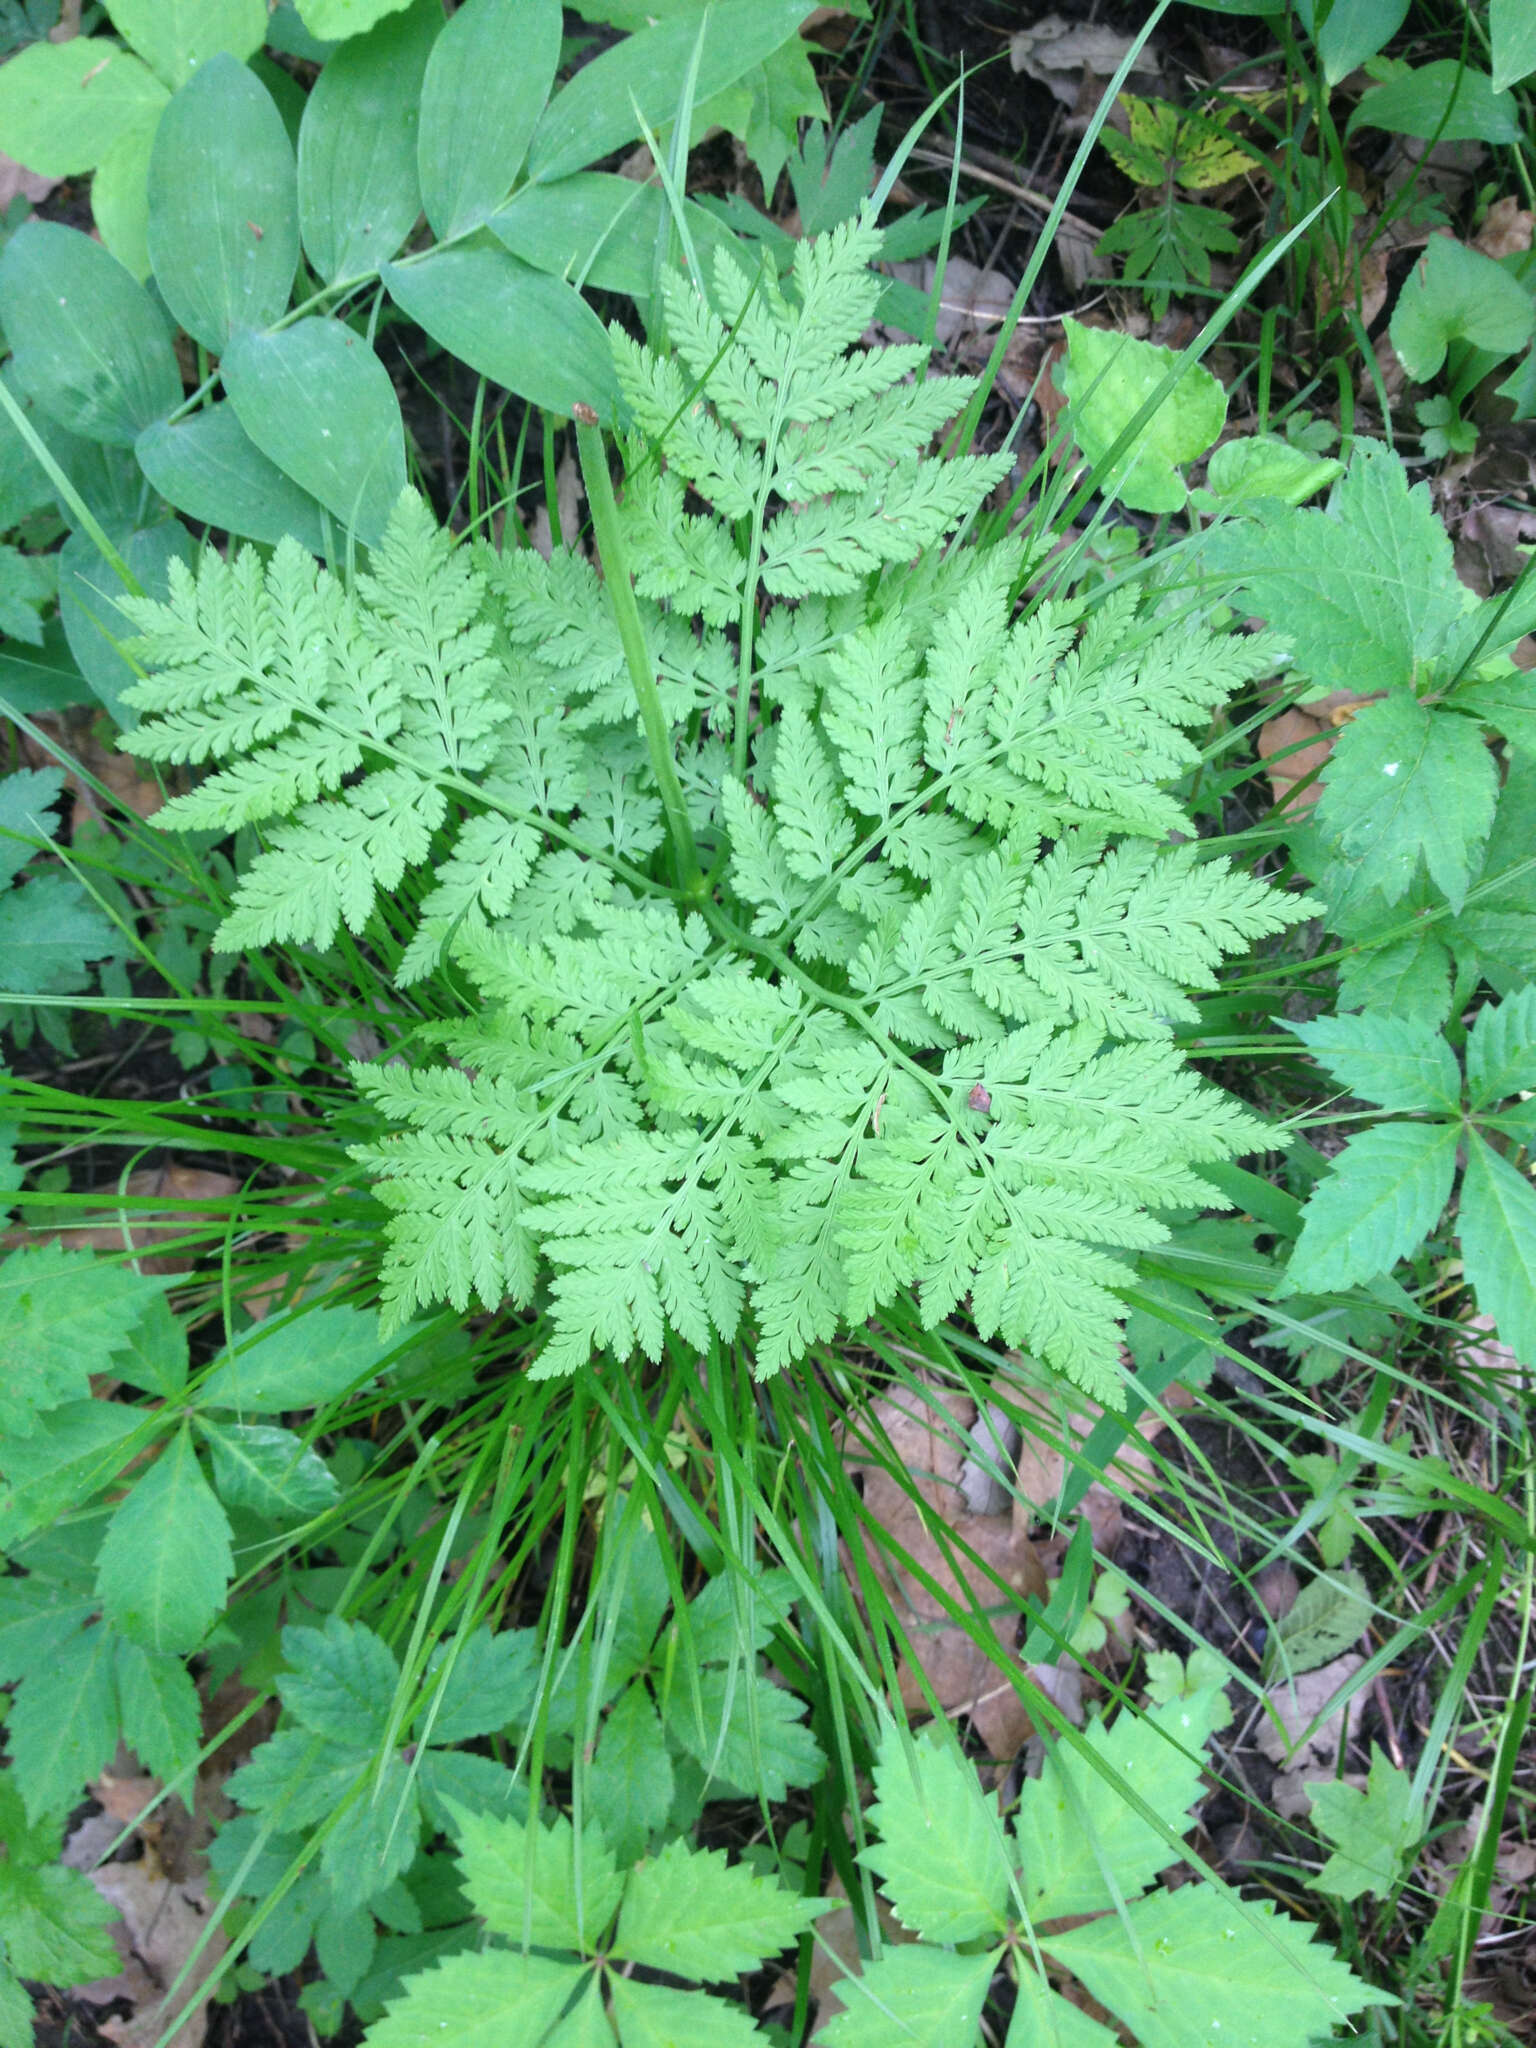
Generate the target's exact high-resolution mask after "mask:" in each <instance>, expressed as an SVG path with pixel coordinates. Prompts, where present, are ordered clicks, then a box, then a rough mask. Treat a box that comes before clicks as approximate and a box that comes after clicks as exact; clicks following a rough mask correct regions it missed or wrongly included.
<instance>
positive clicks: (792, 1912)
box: [611, 1841, 828, 1984]
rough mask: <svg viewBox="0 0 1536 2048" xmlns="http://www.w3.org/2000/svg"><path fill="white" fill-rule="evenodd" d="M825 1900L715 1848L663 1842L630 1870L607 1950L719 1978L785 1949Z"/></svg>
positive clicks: (705, 1980)
mask: <svg viewBox="0 0 1536 2048" xmlns="http://www.w3.org/2000/svg"><path fill="white" fill-rule="evenodd" d="M827 1903H828V1902H827V1901H826V1900H825V1899H805V1898H800V1897H797V1896H796V1895H795V1894H794V1893H793V1892H788V1891H786V1890H785V1889H784V1887H783V1886H782V1885H780V1884H777V1883H775V1882H773V1881H772V1880H770V1879H767V1878H761V1877H757V1876H755V1875H754V1874H753V1872H752V1871H750V1870H748V1869H747V1868H746V1866H745V1865H744V1864H739V1863H738V1864H734V1865H732V1864H729V1863H727V1861H726V1858H725V1852H724V1851H723V1850H721V1849H690V1848H689V1846H688V1844H687V1843H686V1842H683V1841H675V1842H669V1843H668V1844H667V1846H666V1847H665V1848H664V1849H663V1850H662V1851H661V1853H660V1855H658V1856H653V1857H652V1858H651V1859H650V1861H649V1862H647V1863H642V1864H641V1865H640V1866H639V1867H638V1868H637V1869H635V1870H633V1871H631V1872H630V1875H629V1882H628V1884H627V1886H626V1887H625V1891H624V1904H623V1906H622V1908H621V1909H620V1912H619V1928H618V1934H617V1936H616V1937H615V1940H614V1942H613V1946H612V1950H611V1953H612V1954H614V1955H616V1956H621V1957H623V1958H624V1959H625V1960H626V1961H628V1962H635V1963H640V1964H642V1965H643V1966H644V1967H646V1968H648V1969H652V1970H666V1971H669V1972H670V1973H671V1974H672V1975H673V1976H676V1977H690V1978H693V1979H695V1980H696V1981H697V1982H699V1983H701V1984H719V1983H723V1982H724V1981H725V1979H726V1978H728V1977H734V1976H737V1975H739V1974H740V1973H741V1972H743V1971H747V1970H755V1969H757V1968H758V1967H759V1966H760V1965H761V1964H763V1963H764V1962H766V1961H767V1959H768V1957H769V1956H775V1955H778V1954H779V1952H780V1951H781V1950H782V1949H786V1948H788V1947H789V1946H790V1944H791V1943H792V1942H794V1941H796V1940H797V1939H798V1938H799V1936H800V1935H801V1934H803V1933H804V1931H805V1929H806V1928H807V1927H809V1926H810V1924H811V1922H812V1921H813V1920H814V1919H815V1918H816V1916H817V1915H818V1913H820V1912H822V1911H823V1910H824V1909H825V1907H826V1905H827Z"/></svg>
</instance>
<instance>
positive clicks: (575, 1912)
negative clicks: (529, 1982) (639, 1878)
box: [459, 1813, 624, 1950]
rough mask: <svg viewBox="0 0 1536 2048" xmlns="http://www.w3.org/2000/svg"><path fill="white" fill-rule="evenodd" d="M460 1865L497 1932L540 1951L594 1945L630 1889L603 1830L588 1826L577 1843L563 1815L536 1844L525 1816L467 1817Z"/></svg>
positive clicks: (541, 1829)
mask: <svg viewBox="0 0 1536 2048" xmlns="http://www.w3.org/2000/svg"><path fill="white" fill-rule="evenodd" d="M459 1862H460V1865H461V1867H462V1869H463V1872H464V1887H465V1890H466V1891H467V1892H468V1893H469V1896H470V1900H471V1902H472V1904H473V1906H474V1909H475V1911H476V1912H477V1913H478V1914H479V1915H480V1917H481V1918H482V1919H483V1920H484V1921H485V1923H486V1925H487V1926H488V1927H489V1928H490V1929H491V1931H492V1932H493V1933H495V1934H501V1935H504V1936H505V1937H506V1939H507V1940H508V1941H514V1942H523V1941H527V1942H531V1943H532V1944H533V1946H534V1947H535V1948H560V1949H582V1950H591V1949H594V1948H595V1947H596V1946H597V1944H598V1942H599V1941H600V1940H601V1939H602V1937H603V1935H604V1933H605V1932H606V1931H607V1929H608V1926H609V1924H610V1922H611V1921H612V1919H613V1916H614V1914H615V1913H616V1912H617V1911H618V1906H619V1899H620V1897H621V1895H622V1894H623V1890H624V1879H623V1878H622V1877H621V1876H620V1875H619V1873H618V1872H617V1871H616V1870H615V1869H614V1864H613V1854H612V1851H611V1850H610V1849H609V1848H608V1845H607V1843H606V1842H605V1841H604V1840H603V1837H602V1834H601V1832H600V1831H599V1829H598V1828H596V1827H589V1828H587V1829H586V1830H585V1832H584V1833H583V1834H582V1837H581V1840H580V1843H579V1844H578V1842H577V1839H576V1834H575V1831H574V1829H573V1828H572V1826H571V1824H570V1822H569V1821H568V1820H566V1819H564V1818H560V1819H557V1820H555V1821H553V1822H552V1823H550V1824H549V1825H548V1826H544V1825H539V1826H536V1827H535V1828H534V1830H533V1839H532V1842H531V1843H530V1840H529V1830H528V1829H527V1828H526V1827H525V1826H524V1825H523V1823H522V1822H521V1821H519V1820H513V1819H510V1818H509V1819H505V1820H487V1819H485V1818H483V1817H482V1816H480V1815H478V1814H470V1813H466V1814H463V1815H461V1816H460V1825H459ZM530 1879H531V1889H530Z"/></svg>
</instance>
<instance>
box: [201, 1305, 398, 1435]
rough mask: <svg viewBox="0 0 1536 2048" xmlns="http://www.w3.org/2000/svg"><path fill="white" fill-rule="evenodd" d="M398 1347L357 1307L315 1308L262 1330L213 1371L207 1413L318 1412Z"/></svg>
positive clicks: (206, 1389) (204, 1400) (205, 1398)
mask: <svg viewBox="0 0 1536 2048" xmlns="http://www.w3.org/2000/svg"><path fill="white" fill-rule="evenodd" d="M391 1348H392V1347H391V1346H390V1345H389V1344H388V1343H387V1342H383V1341H381V1339H380V1337H379V1332H378V1324H377V1322H376V1321H375V1319H374V1318H373V1317H372V1316H368V1315H364V1314H363V1313H362V1312H361V1310H359V1309H353V1308H308V1309H305V1310H304V1311H303V1313H302V1314H300V1315H297V1316H291V1317H289V1318H288V1320H287V1321H285V1322H282V1323H278V1324H275V1325H268V1324H265V1323H263V1324H260V1325H259V1326H258V1327H257V1328H256V1329H255V1330H252V1331H250V1332H248V1333H247V1335H246V1337H245V1339H244V1341H243V1342H242V1343H241V1345H240V1347H239V1349H238V1350H236V1351H233V1352H231V1353H230V1354H229V1355H228V1356H227V1357H225V1358H223V1359H221V1360H220V1362H219V1363H218V1364H217V1365H216V1366H215V1367H214V1368H213V1370H212V1371H211V1372H210V1373H209V1374H208V1375H207V1376H206V1378H205V1379H204V1380H203V1381H202V1383H201V1385H200V1386H199V1387H198V1388H197V1391H196V1396H195V1399H196V1402H197V1405H198V1407H199V1408H233V1409H235V1410H237V1411H238V1412H239V1413H240V1414H242V1415H281V1414H283V1413H284V1412H285V1411H286V1410H288V1409H290V1408H316V1407H318V1406H319V1405H320V1404H321V1402H323V1401H329V1400H332V1399H334V1397H335V1396H336V1395H338V1394H344V1393H346V1392H347V1391H348V1390H349V1389H350V1388H353V1387H356V1386H359V1385H361V1384H362V1383H363V1382H364V1381H365V1380H367V1379H369V1378H371V1377H372V1375H373V1374H374V1373H375V1372H377V1371H378V1369H379V1367H380V1365H381V1364H382V1363H383V1361H384V1359H385V1358H386V1357H388V1355H389V1352H390V1350H391Z"/></svg>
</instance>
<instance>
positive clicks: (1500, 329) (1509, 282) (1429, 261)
mask: <svg viewBox="0 0 1536 2048" xmlns="http://www.w3.org/2000/svg"><path fill="white" fill-rule="evenodd" d="M1533 326H1536V305H1533V303H1532V300H1531V295H1530V293H1529V292H1528V291H1527V290H1526V288H1525V286H1524V285H1523V284H1521V282H1520V280H1519V279H1518V278H1516V277H1513V276H1512V275H1511V274H1510V273H1509V271H1507V270H1506V269H1505V268H1504V267H1503V265H1502V264H1500V263H1496V262H1495V261H1494V259H1493V258H1492V257H1491V256H1485V255H1484V254H1483V253H1482V251H1481V250H1480V249H1471V248H1468V247H1467V246H1466V245H1465V243H1462V242H1453V241H1451V240H1450V239H1449V237H1448V236H1445V235H1431V236H1430V238H1429V241H1428V243H1427V244H1426V245H1425V249H1424V254H1423V255H1422V256H1421V257H1420V259H1419V261H1418V262H1417V263H1415V265H1414V266H1413V269H1412V271H1411V272H1410V273H1409V275H1408V277H1407V278H1406V279H1405V280H1404V283H1403V288H1402V290H1401V291H1400V292H1399V293H1398V295H1397V304H1396V306H1395V307H1394V308H1393V310H1392V326H1391V335H1392V346H1393V348H1395V349H1396V351H1397V358H1398V361H1399V362H1400V363H1401V364H1402V366H1403V368H1404V369H1405V370H1406V371H1407V372H1408V375H1409V376H1410V377H1412V378H1413V379H1414V380H1415V381H1416V382H1417V383H1420V384H1427V383H1428V382H1429V380H1430V378H1431V377H1433V376H1435V375H1436V373H1437V372H1438V371H1439V369H1440V366H1441V365H1442V363H1444V361H1445V352H1446V349H1447V348H1448V347H1449V345H1450V344H1451V343H1452V342H1455V341H1465V342H1470V343H1471V344H1472V346H1473V347H1474V348H1477V349H1481V350H1485V351H1486V352H1487V353H1488V354H1489V355H1491V356H1495V357H1497V356H1511V355H1514V354H1515V352H1516V351H1517V350H1518V349H1522V348H1524V346H1525V344H1526V343H1527V342H1528V341H1529V340H1530V338H1531V330H1532V327H1533Z"/></svg>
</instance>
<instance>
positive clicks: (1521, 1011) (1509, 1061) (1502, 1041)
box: [1467, 984, 1536, 1110]
mask: <svg viewBox="0 0 1536 2048" xmlns="http://www.w3.org/2000/svg"><path fill="white" fill-rule="evenodd" d="M1529 1089H1536V984H1532V985H1528V986H1527V987H1525V988H1522V989H1516V990H1515V991H1514V993H1513V994H1511V995H1507V996H1506V997H1505V998H1504V1000H1503V1002H1502V1003H1486V1004H1485V1005H1484V1006H1483V1007H1482V1009H1480V1010H1479V1011H1478V1013H1477V1016H1476V1017H1475V1018H1474V1019H1473V1023H1472V1029H1471V1031H1470V1032H1469V1033H1468V1035H1467V1096H1468V1099H1469V1100H1470V1102H1471V1104H1472V1107H1473V1109H1475V1110H1477V1109H1492V1108H1494V1107H1496V1105H1497V1104H1499V1103H1501V1102H1503V1101H1505V1100H1507V1098H1508V1097H1509V1096H1511V1095H1521V1094H1524V1093H1525V1092H1526V1091H1527V1090H1529Z"/></svg>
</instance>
